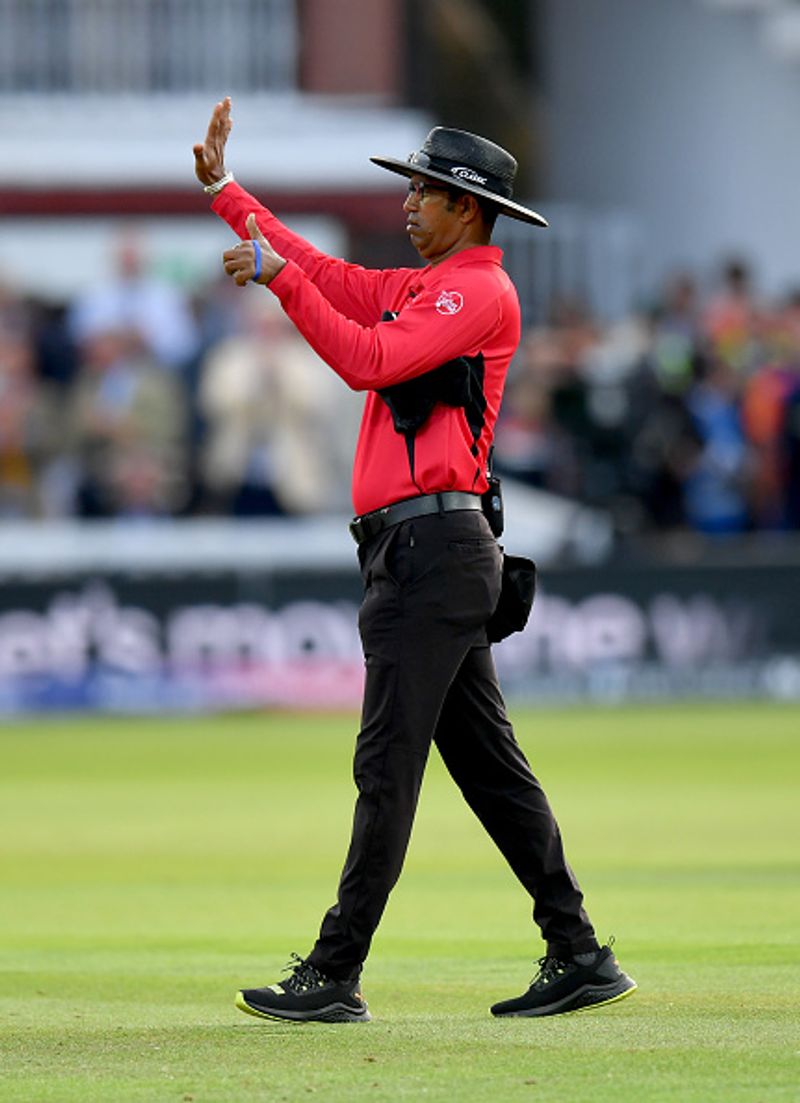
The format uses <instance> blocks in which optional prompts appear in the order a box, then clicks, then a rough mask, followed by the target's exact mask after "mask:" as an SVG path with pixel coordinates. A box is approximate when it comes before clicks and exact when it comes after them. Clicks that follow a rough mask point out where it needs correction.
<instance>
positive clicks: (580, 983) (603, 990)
mask: <svg viewBox="0 0 800 1103" xmlns="http://www.w3.org/2000/svg"><path fill="white" fill-rule="evenodd" d="M538 964H539V972H538V973H537V974H536V976H535V977H534V978H533V980H532V981H531V986H530V988H529V989H528V991H527V992H526V993H525V994H524V995H522V996H517V998H516V999H513V1000H503V1001H502V1002H501V1003H496V1004H495V1005H494V1006H493V1007H492V1014H493V1015H508V1016H512V1015H518V1016H527V1017H533V1016H535V1015H564V1014H566V1013H567V1012H568V1011H586V1010H587V1009H588V1008H591V1007H600V1006H602V1005H603V1004H606V1003H614V1001H615V1000H622V999H624V998H625V997H626V996H630V995H632V994H633V993H634V992H635V991H636V981H634V980H633V979H632V978H631V977H629V976H627V975H626V974H625V973H623V972H622V970H621V969H620V967H619V965H618V964H617V959H616V958H615V957H614V954H613V952H612V950H611V946H603V947H602V948H601V949H599V950H596V951H595V952H594V953H593V954H577V955H576V960H575V961H559V960H558V958H556V957H542V958H539V962H538Z"/></svg>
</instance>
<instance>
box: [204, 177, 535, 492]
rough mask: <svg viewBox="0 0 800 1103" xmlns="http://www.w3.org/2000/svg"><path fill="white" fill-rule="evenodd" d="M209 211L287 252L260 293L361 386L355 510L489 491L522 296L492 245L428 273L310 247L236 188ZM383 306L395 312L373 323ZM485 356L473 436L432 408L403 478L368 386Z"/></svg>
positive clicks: (402, 444)
mask: <svg viewBox="0 0 800 1103" xmlns="http://www.w3.org/2000/svg"><path fill="white" fill-rule="evenodd" d="M213 210H214V211H215V212H216V213H217V214H218V215H220V216H221V217H222V218H224V219H225V221H226V222H227V223H228V224H229V225H230V226H231V228H232V229H233V230H234V231H235V232H236V233H237V234H238V235H239V236H240V237H241V238H243V239H245V240H246V239H247V238H248V237H249V235H248V233H247V230H246V228H245V221H246V219H247V216H248V215H250V214H255V215H256V218H257V221H258V225H259V228H260V230H261V232H262V233H263V234H264V236H265V237H266V238H267V239H268V240H269V242H270V244H271V245H272V246H273V248H274V249H275V250H276V252H278V253H279V254H280V255H281V256H283V257H285V258H286V259H287V264H286V266H285V267H284V268H283V269H282V271H281V272H279V273H278V275H277V276H276V277H275V278H274V279H273V280H272V281H271V282H270V284H269V290H270V291H272V292H273V293H274V294H275V295H276V296H277V297H278V299H279V300H280V302H281V305H282V306H283V309H284V311H285V312H286V314H287V315H288V316H289V318H291V320H292V322H293V323H294V324H295V326H296V327H297V329H298V330H299V332H300V333H301V334H302V335H303V337H305V339H306V340H307V341H308V343H309V344H310V345H311V347H312V348H313V349H314V350H315V351H316V352H317V353H318V354H319V356H320V357H321V358H322V359H323V360H324V361H325V362H326V363H327V364H329V365H330V367H331V368H333V370H334V371H335V372H336V373H337V374H338V375H340V376H341V378H342V379H343V380H344V381H345V383H347V384H348V386H350V387H352V388H353V390H357V391H361V390H366V391H369V394H368V395H367V399H366V405H365V407H364V415H363V418H362V422H361V430H360V432H359V437H358V444H357V446H356V454H355V461H354V464H353V505H354V507H355V511H356V513H357V514H362V513H368V512H370V511H371V510H373V509H380V508H381V507H382V506H385V505H389V504H390V503H392V502H396V501H400V500H401V499H403V498H412V497H415V496H416V495H418V494H433V493H435V492H437V491H442V490H465V491H468V492H472V493H476V494H481V493H483V491H484V490H485V489H486V486H487V483H486V475H485V471H486V457H487V454H488V451H489V446H490V444H491V441H492V437H493V435H494V426H495V422H496V420H497V414H498V410H499V408H500V400H501V398H502V394H503V387H504V384H505V378H506V373H507V371H508V365H509V362H510V360H511V357H512V356H513V354H514V352H515V350H516V348H517V345H518V344H519V338H520V312H519V301H518V299H517V293H516V291H515V289H514V285H513V284H512V283H511V280H510V279H509V278H508V276H507V275H506V273H505V272H504V271H503V269H502V267H501V261H502V252H501V250H500V249H498V248H495V247H494V246H491V245H485V246H476V247H474V248H471V249H465V250H463V251H462V252H460V253H456V255H455V256H453V257H450V258H449V259H448V260H445V261H442V262H441V263H440V264H437V265H435V266H430V265H429V266H428V267H426V268H392V269H385V270H383V269H367V268H361V267H359V266H358V265H355V264H348V263H347V262H345V261H342V260H339V259H337V258H335V257H330V256H328V255H327V254H325V253H322V252H320V251H319V250H318V249H315V248H314V246H312V245H311V244H310V243H309V242H307V241H305V240H304V239H303V238H301V237H299V236H298V235H297V234H294V233H292V231H291V230H289V229H288V228H287V227H286V226H284V225H283V223H282V222H280V221H279V220H278V219H277V218H276V217H275V215H273V214H272V212H271V211H269V210H267V209H266V208H265V207H263V206H262V205H261V204H260V203H259V202H258V201H257V200H256V199H254V198H253V196H251V195H249V194H248V193H247V192H246V191H245V190H244V189H243V188H241V187H240V186H239V185H238V184H236V183H231V184H228V185H227V187H225V188H224V189H223V190H222V191H221V192H220V193H219V195H217V196H216V198H215V199H214V202H213ZM385 311H391V312H393V313H394V314H396V318H395V319H394V321H391V322H383V321H381V319H382V316H383V314H384V312H385ZM478 353H482V354H483V357H484V362H485V373H484V381H483V391H484V395H485V398H486V409H485V411H484V420H483V426H482V428H481V431H480V435H479V437H478V439H477V440H476V439H475V436H474V434H473V431H472V429H471V428H470V426H469V424H468V421H467V417H466V414H465V411H464V409H463V408H461V407H453V406H447V405H444V404H443V403H437V405H436V406H435V407H434V410H433V412H432V414H431V416H430V417H429V418H428V420H427V421H426V422H425V424H424V425H423V426H422V427H421V428H420V429H419V430H418V432H417V434H416V440H415V446H414V470H413V475H412V470H411V466H410V463H409V455H408V450H407V447H406V441H405V438H404V437H403V436H402V435H401V434H400V433H398V432H396V431H395V428H394V423H393V421H392V416H391V413H390V412H389V408H388V406H387V405H386V403H385V402H384V401H383V399H382V398H381V397H380V395H378V394H377V393H376V392H377V390H378V389H381V388H384V387H388V386H390V385H392V384H394V383H401V382H404V381H405V380H408V379H413V378H414V377H415V376H418V375H421V374H422V373H423V372H427V371H430V370H431V369H432V368H436V367H438V366H439V365H440V364H443V363H445V362H446V361H448V360H452V359H454V358H456V357H458V356H476V355H477V354H478Z"/></svg>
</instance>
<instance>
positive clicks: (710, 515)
mask: <svg viewBox="0 0 800 1103" xmlns="http://www.w3.org/2000/svg"><path fill="white" fill-rule="evenodd" d="M687 407H688V410H689V413H690V415H691V418H692V421H693V423H694V427H695V429H696V431H697V435H698V437H699V442H700V443H699V449H698V452H697V455H696V457H695V460H694V463H693V464H692V465H691V467H690V469H689V471H688V473H687V475H686V478H685V480H684V484H683V489H684V502H685V509H686V516H687V519H688V521H689V524H690V525H691V527H692V528H694V529H696V530H697V531H698V532H704V533H706V534H708V535H714V536H718V535H726V534H731V533H738V532H743V531H744V530H745V529H746V528H747V527H748V508H747V502H748V492H747V478H748V474H749V464H748V453H747V447H746V441H745V436H744V431H743V427H742V420H741V412H740V408H739V380H738V376H737V372H736V369H735V368H734V367H733V366H732V365H731V364H730V363H729V362H728V361H727V360H726V359H723V358H722V357H721V356H715V357H713V358H712V360H711V362H710V364H709V367H708V370H707V373H706V376H705V378H704V379H702V380H700V381H699V382H698V383H696V384H695V385H694V387H693V388H692V389H691V391H690V392H689V394H688V396H687Z"/></svg>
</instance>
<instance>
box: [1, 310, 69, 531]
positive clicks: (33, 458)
mask: <svg viewBox="0 0 800 1103" xmlns="http://www.w3.org/2000/svg"><path fill="white" fill-rule="evenodd" d="M60 424H61V423H60V418H59V416H58V406H57V403H56V402H55V396H54V395H53V393H52V390H51V389H50V388H49V387H47V386H45V385H44V384H42V383H41V382H40V381H39V379H38V378H37V377H36V372H35V356H34V348H33V344H32V342H31V340H30V338H29V337H28V335H27V334H26V333H25V332H24V331H21V330H17V331H14V329H12V330H11V331H10V332H9V330H8V329H2V328H0V516H3V517H18V518H31V517H36V516H39V515H41V513H42V512H47V510H46V509H45V503H44V502H43V500H42V490H43V480H45V479H46V476H47V473H48V471H49V470H50V465H51V464H52V463H55V462H56V461H57V453H58V446H59V444H60V435H61V434H60Z"/></svg>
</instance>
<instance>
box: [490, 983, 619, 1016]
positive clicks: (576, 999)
mask: <svg viewBox="0 0 800 1103" xmlns="http://www.w3.org/2000/svg"><path fill="white" fill-rule="evenodd" d="M637 987H638V985H637V984H636V982H635V981H633V980H631V978H630V977H626V978H625V981H624V987H622V988H620V984H616V985H613V986H610V987H609V988H605V989H603V988H597V987H595V986H592V985H587V986H586V987H585V988H583V989H581V990H580V991H579V992H576V993H573V995H571V996H568V997H567V998H566V999H564V1000H562V1001H561V1002H560V1003H555V1004H545V1005H544V1006H543V1007H532V1008H525V1009H520V1010H517V1011H492V1014H493V1015H494V1016H495V1018H497V1019H537V1018H543V1017H544V1016H546V1015H574V1014H576V1013H577V1012H578V1011H593V1010H594V1009H595V1008H598V1007H607V1006H608V1004H610V1003H619V1001H620V1000H624V999H627V997H628V996H632V995H633V993H634V992H635V991H636V989H637Z"/></svg>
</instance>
